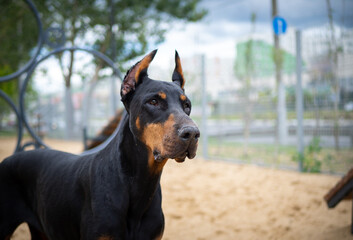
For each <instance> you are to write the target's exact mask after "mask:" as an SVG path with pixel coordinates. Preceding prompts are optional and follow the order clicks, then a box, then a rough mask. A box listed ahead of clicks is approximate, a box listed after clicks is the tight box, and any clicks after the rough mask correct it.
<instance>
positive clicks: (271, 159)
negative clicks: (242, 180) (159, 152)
mask: <svg viewBox="0 0 353 240" xmlns="http://www.w3.org/2000/svg"><path fill="white" fill-rule="evenodd" d="M272 38H273V36H272V34H268V35H264V34H262V35H259V34H256V32H253V33H252V34H250V35H249V36H246V37H244V38H241V39H238V40H237V41H236V44H235V48H236V57H235V58H234V59H223V58H222V56H221V55H220V56H219V57H212V58H211V57H207V55H206V61H205V67H204V69H205V73H204V76H205V80H206V84H207V86H208V87H207V91H206V93H205V94H206V95H207V107H206V108H207V111H206V113H207V114H206V118H205V119H203V118H202V114H201V109H202V105H201V102H200V101H199V99H201V95H202V92H201V88H197V87H194V88H192V86H200V85H201V84H203V83H202V82H201V81H202V79H201V76H202V74H199V75H197V74H195V70H194V69H195V68H194V69H187V66H188V65H190V66H193V67H195V66H198V68H197V69H200V71H201V69H202V66H201V57H200V56H195V57H194V58H192V59H188V60H186V64H185V63H184V66H185V68H186V70H185V71H186V72H187V74H189V78H190V79H192V81H193V82H192V83H190V87H189V88H188V90H189V93H190V94H189V95H191V96H192V98H193V100H194V118H195V119H196V120H197V121H198V123H199V124H200V125H202V122H203V121H205V120H206V121H207V124H206V126H207V127H205V128H204V129H203V131H202V134H203V135H204V137H205V139H206V140H207V141H206V140H205V139H204V141H203V142H201V143H203V144H201V148H205V145H206V148H207V149H206V150H205V149H204V150H203V155H204V157H206V158H209V159H224V160H230V161H235V162H243V163H253V164H258V165H265V166H274V167H280V168H289V169H298V168H299V162H298V161H302V166H301V169H302V170H303V171H308V172H330V173H344V172H346V171H347V169H348V168H350V167H352V166H353V67H352V66H353V30H352V29H344V28H340V27H338V26H334V25H332V26H331V25H329V24H328V25H325V26H322V27H319V28H313V29H307V30H305V31H302V32H301V54H302V58H301V60H302V73H301V75H300V76H301V79H302V84H301V85H302V86H301V87H302V92H303V94H302V96H303V97H302V100H303V106H302V107H303V113H302V115H301V116H299V119H301V121H302V131H303V137H302V138H301V139H298V134H297V132H298V116H297V110H296V109H297V108H296V98H297V97H296V92H297V87H298V84H297V76H298V75H297V69H296V60H297V59H296V57H297V52H296V36H295V31H294V30H293V29H289V31H288V32H287V33H286V34H284V35H281V37H280V47H281V53H280V54H281V57H280V63H279V64H280V65H281V66H280V73H281V76H280V77H281V82H282V83H283V85H284V89H285V105H284V104H283V106H285V109H284V110H285V111H284V116H285V117H284V118H281V117H279V116H278V108H279V107H278V101H279V97H278V96H279V95H278V93H279V92H278V89H279V88H278V86H279V84H280V83H279V82H278V81H276V76H275V75H276V63H275V62H274V60H273V59H274V54H275V50H274V47H273V39H272ZM280 128H283V129H285V130H284V131H283V132H282V133H281V132H280V131H281V129H280ZM205 135H206V136H205ZM299 141H301V142H303V144H304V150H303V152H302V153H300V152H298V147H297V146H298V142H299ZM200 155H202V151H200Z"/></svg>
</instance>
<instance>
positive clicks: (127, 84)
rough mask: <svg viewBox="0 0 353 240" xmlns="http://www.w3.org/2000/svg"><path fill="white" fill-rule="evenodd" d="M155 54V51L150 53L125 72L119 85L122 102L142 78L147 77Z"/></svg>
mask: <svg viewBox="0 0 353 240" xmlns="http://www.w3.org/2000/svg"><path fill="white" fill-rule="evenodd" d="M156 53H157V49H156V50H154V51H152V52H150V53H149V54H148V55H146V56H145V57H144V58H143V59H142V60H141V61H139V62H137V63H136V64H135V65H134V66H132V67H131V68H130V69H129V71H127V73H126V75H125V77H124V80H123V83H122V84H121V90H120V95H121V98H122V100H124V99H125V98H126V96H127V95H128V94H129V93H130V92H133V91H134V90H135V87H136V86H137V85H138V84H140V83H141V81H142V79H143V77H144V76H146V75H147V70H148V66H149V65H150V63H151V62H152V60H153V58H154V56H155V55H156Z"/></svg>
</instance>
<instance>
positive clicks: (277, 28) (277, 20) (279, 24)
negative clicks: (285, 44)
mask: <svg viewBox="0 0 353 240" xmlns="http://www.w3.org/2000/svg"><path fill="white" fill-rule="evenodd" d="M272 24H273V31H274V32H275V34H276V35H280V34H284V33H285V32H286V30H287V23H286V20H284V18H282V17H279V16H276V17H274V18H273V21H272Z"/></svg>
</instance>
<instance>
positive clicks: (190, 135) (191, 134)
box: [179, 126, 200, 142]
mask: <svg viewBox="0 0 353 240" xmlns="http://www.w3.org/2000/svg"><path fill="white" fill-rule="evenodd" d="M179 137H180V139H181V140H182V141H185V142H189V141H192V140H196V141H197V140H198V138H199V137H200V131H199V129H198V128H197V127H194V126H186V127H183V128H181V129H180V131H179Z"/></svg>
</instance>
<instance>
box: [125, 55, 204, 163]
mask: <svg viewBox="0 0 353 240" xmlns="http://www.w3.org/2000/svg"><path fill="white" fill-rule="evenodd" d="M156 52H157V50H155V51H153V52H151V53H150V54H148V55H147V56H145V57H144V58H143V59H142V60H141V61H139V62H138V63H136V64H135V65H134V66H133V67H132V68H131V69H130V70H129V71H128V72H127V73H126V76H125V77H124V80H123V83H122V86H121V92H120V94H121V98H122V102H123V103H124V106H125V108H126V110H127V111H128V113H129V117H130V119H129V121H130V122H129V124H130V130H131V132H132V133H133V135H134V136H135V137H136V138H137V139H138V140H139V141H141V142H142V143H143V144H144V145H145V146H146V147H147V149H148V150H149V151H150V153H151V154H152V155H153V159H154V161H157V162H162V161H165V160H166V159H169V158H171V159H175V160H176V161H177V162H183V161H184V160H185V158H186V157H188V158H190V159H192V158H194V157H195V155H196V150H197V145H198V138H199V136H200V132H199V129H198V128H197V126H196V124H195V123H194V122H193V121H192V120H191V118H190V117H189V115H190V112H191V102H190V100H189V99H188V97H187V96H186V95H185V92H184V85H185V80H184V76H183V72H182V68H181V64H180V58H179V55H178V53H177V52H175V69H174V72H173V75H172V81H171V82H164V81H157V80H152V79H150V78H149V77H148V75H147V70H148V66H149V64H150V63H151V62H152V60H153V58H154V56H155V54H156Z"/></svg>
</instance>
